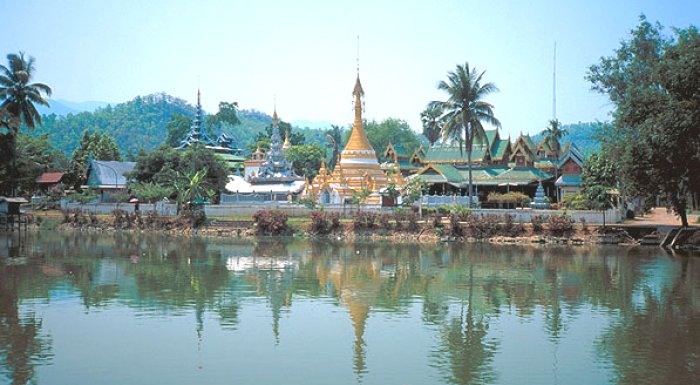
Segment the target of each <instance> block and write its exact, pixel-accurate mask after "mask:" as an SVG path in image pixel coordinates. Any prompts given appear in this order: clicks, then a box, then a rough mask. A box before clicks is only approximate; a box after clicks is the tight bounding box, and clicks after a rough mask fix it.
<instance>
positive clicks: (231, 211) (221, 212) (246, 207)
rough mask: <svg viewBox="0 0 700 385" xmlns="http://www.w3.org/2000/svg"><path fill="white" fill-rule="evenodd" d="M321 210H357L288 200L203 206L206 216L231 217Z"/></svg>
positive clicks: (373, 207)
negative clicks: (263, 211)
mask: <svg viewBox="0 0 700 385" xmlns="http://www.w3.org/2000/svg"><path fill="white" fill-rule="evenodd" d="M321 209H322V210H323V211H326V212H331V213H340V214H341V215H351V214H352V213H354V212H355V211H357V205H349V204H348V205H342V204H328V205H323V206H317V207H316V208H315V209H309V208H307V207H306V206H303V205H299V204H296V203H289V202H267V203H264V204H263V203H260V204H256V203H247V204H222V205H209V206H204V213H205V214H206V215H207V216H208V217H231V216H252V215H253V214H255V212H256V211H259V210H282V211H284V212H286V213H287V215H289V216H290V217H308V216H309V215H310V214H311V212H312V211H318V210H321ZM362 211H373V212H380V211H386V212H391V209H389V208H382V207H381V206H380V205H362Z"/></svg>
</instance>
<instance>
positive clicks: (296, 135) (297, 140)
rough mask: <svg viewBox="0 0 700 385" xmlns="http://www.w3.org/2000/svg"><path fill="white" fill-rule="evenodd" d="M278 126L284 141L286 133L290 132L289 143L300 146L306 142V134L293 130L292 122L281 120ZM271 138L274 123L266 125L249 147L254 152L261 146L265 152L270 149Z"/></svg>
mask: <svg viewBox="0 0 700 385" xmlns="http://www.w3.org/2000/svg"><path fill="white" fill-rule="evenodd" d="M278 127H279V131H280V137H281V138H282V141H284V138H285V135H286V134H287V132H289V143H291V145H292V146H300V145H302V144H304V143H306V137H305V136H304V134H303V133H301V132H293V130H292V125H291V124H289V123H287V122H283V121H281V120H280V121H279V123H278ZM270 138H272V123H271V124H270V125H268V126H267V127H265V131H262V132H258V134H257V136H256V137H255V140H254V141H253V143H252V144H250V145H249V146H248V149H249V150H250V151H251V152H253V151H255V150H256V149H257V148H258V147H260V150H262V151H263V152H265V151H267V150H269V149H270Z"/></svg>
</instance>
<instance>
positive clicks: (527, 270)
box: [0, 233, 700, 384]
mask: <svg viewBox="0 0 700 385" xmlns="http://www.w3.org/2000/svg"><path fill="white" fill-rule="evenodd" d="M35 237H36V241H37V242H41V246H40V247H36V248H34V249H33V250H34V252H35V256H41V259H40V260H41V264H40V265H39V269H37V268H36V266H35V267H32V268H31V269H34V270H31V271H32V274H29V270H26V269H25V267H22V268H20V267H4V268H3V269H4V270H3V272H2V273H3V274H9V271H10V269H14V270H13V272H12V274H10V276H14V275H18V276H21V277H22V279H21V282H22V287H21V290H19V289H18V288H17V286H16V282H15V283H12V282H11V281H8V280H5V276H6V275H3V276H0V278H1V279H2V282H0V285H1V286H2V289H1V290H3V291H2V292H0V294H1V295H2V297H0V305H1V306H2V309H1V310H0V311H1V313H0V327H1V328H2V329H1V330H0V349H1V350H0V356H1V357H2V359H3V360H7V358H6V357H7V355H6V354H7V353H6V352H9V351H10V350H11V349H10V347H12V349H15V350H13V352H14V353H12V354H13V356H12V357H15V358H13V360H14V361H13V362H21V361H22V360H24V362H29V364H23V365H25V366H27V365H29V366H31V365H32V364H31V362H33V361H31V360H35V359H37V357H41V356H42V355H45V354H47V353H46V352H47V348H46V346H47V345H46V344H44V340H43V339H42V338H41V336H40V333H39V327H40V326H41V322H40V321H36V320H34V319H33V318H31V317H30V318H29V319H27V320H24V321H22V320H20V319H19V315H17V311H18V310H17V303H18V301H19V298H21V297H24V298H28V297H29V298H31V297H45V296H47V295H48V293H49V290H50V288H51V287H52V285H55V284H56V283H57V282H61V283H63V282H69V283H70V284H71V285H72V287H73V288H75V289H76V290H77V291H78V292H79V293H80V294H81V297H82V301H83V305H84V306H85V307H86V308H89V307H93V306H106V305H110V304H111V303H114V302H115V301H121V302H122V303H125V304H126V305H127V306H130V307H133V308H136V309H145V310H146V311H157V312H163V313H167V314H182V313H183V311H190V310H194V312H193V313H194V316H195V317H196V318H195V322H196V323H197V326H196V327H197V329H198V331H200V332H201V329H202V323H203V318H204V314H205V312H207V311H210V312H213V313H215V314H218V316H219V320H220V323H221V325H222V326H223V327H224V328H226V329H235V328H237V325H238V322H239V321H238V320H239V317H240V315H241V312H242V311H245V308H244V306H245V303H246V302H245V301H244V298H245V297H248V296H255V297H258V298H263V299H264V300H265V301H266V303H267V304H268V306H269V308H270V312H271V328H272V332H273V334H274V336H275V339H276V341H277V342H278V343H281V342H280V341H284V338H283V337H284V332H285V330H284V329H285V328H284V327H281V325H280V320H284V314H285V312H286V311H290V310H291V309H292V305H293V304H294V299H295V297H297V298H298V297H299V296H302V297H306V298H318V297H330V298H332V299H333V300H332V302H334V303H336V304H338V305H339V306H342V307H343V308H345V309H346V311H347V313H348V321H349V322H348V324H347V325H346V326H343V327H352V328H353V331H354V334H355V337H354V341H353V342H352V345H351V346H349V348H351V349H352V351H353V361H352V366H353V369H354V371H355V372H356V374H357V376H358V377H362V376H363V375H364V373H366V372H367V371H369V370H371V369H373V368H368V367H367V362H366V361H365V359H366V356H367V351H368V350H370V351H371V349H372V346H371V344H372V341H369V340H367V339H366V337H365V333H366V330H365V329H366V328H371V324H370V323H367V322H368V320H369V319H370V317H372V315H373V314H374V312H376V311H383V312H388V313H404V314H407V313H409V311H410V310H412V308H413V307H416V306H417V307H418V308H419V309H420V310H421V311H422V320H423V322H424V323H425V324H426V325H427V329H428V330H434V331H435V332H436V335H437V336H438V337H439V338H438V343H437V346H435V352H434V353H433V354H432V355H431V357H430V358H431V359H432V361H431V362H432V364H434V365H435V366H436V367H438V368H439V369H440V370H441V372H442V373H443V374H444V375H445V377H444V382H449V383H454V384H475V383H490V382H494V381H495V378H496V376H497V373H495V368H493V367H492V366H493V361H494V355H495V354H496V352H497V349H498V346H499V344H500V341H498V340H497V339H495V338H494V337H493V336H491V335H489V333H488V328H489V320H490V319H494V318H496V317H499V316H500V315H501V313H502V312H512V313H513V314H515V315H517V316H518V317H520V318H526V319H527V318H532V317H534V318H535V319H537V320H539V317H538V316H539V315H542V316H543V317H544V324H543V325H542V327H543V328H544V330H545V331H546V332H547V335H548V336H549V337H550V339H551V341H552V342H554V343H557V340H558V339H559V338H561V337H562V336H563V334H564V333H565V332H568V331H567V330H568V324H569V322H571V320H572V319H574V318H576V314H577V311H581V310H580V309H585V308H586V306H588V305H590V306H593V307H596V308H599V309H600V308H602V309H607V310H609V311H610V313H612V314H620V316H621V317H622V322H620V324H619V325H617V326H615V327H612V328H611V329H610V330H609V331H608V332H607V333H606V334H605V335H604V338H603V342H602V343H601V345H600V347H601V351H603V352H604V353H606V354H608V355H609V356H610V359H611V360H612V361H613V363H614V365H615V367H616V368H618V370H619V371H620V373H621V374H620V376H621V377H620V378H621V383H633V382H634V381H635V380H640V381H641V380H644V379H645V378H650V379H660V378H661V377H660V376H654V375H653V373H647V374H645V376H646V377H644V376H642V375H639V376H637V375H635V374H634V370H639V369H638V368H637V366H636V365H632V364H629V362H630V361H635V360H637V361H638V360H640V359H641V360H642V361H643V362H644V365H645V366H646V367H648V368H649V369H645V370H648V371H652V370H659V371H661V372H663V373H665V374H666V375H670V373H672V372H671V370H676V371H678V372H679V373H681V372H682V373H687V372H688V369H687V368H686V369H685V371H683V370H681V362H684V363H685V365H686V367H691V366H692V365H691V364H693V365H696V367H698V368H700V362H698V361H697V358H696V361H695V362H692V360H691V359H690V358H689V357H700V351H699V350H698V349H697V348H696V347H695V346H700V340H698V338H699V337H698V336H697V331H696V329H698V328H694V325H695V324H697V322H698V321H700V319H699V317H698V315H697V314H698V311H697V309H698V308H700V304H698V302H700V300H698V299H697V298H700V296H698V291H697V287H698V284H697V283H694V282H693V280H694V279H697V272H696V270H697V268H695V267H693V265H692V263H689V265H690V267H688V268H686V270H685V271H686V272H687V273H686V274H685V275H683V276H682V277H675V276H674V277H672V278H669V279H668V281H671V282H675V283H676V286H673V289H672V290H671V289H669V290H670V291H668V292H667V293H666V294H664V295H663V296H661V297H660V296H658V295H655V294H654V295H652V293H647V295H646V296H642V297H643V300H644V301H643V302H644V303H645V307H643V308H640V307H639V306H638V305H637V302H638V301H639V298H640V295H639V293H640V287H642V288H643V287H645V286H644V285H645V284H646V283H645V282H646V281H645V280H646V279H647V275H649V270H652V271H653V270H654V266H652V267H648V266H647V264H648V263H653V262H654V261H656V260H657V258H656V255H655V252H653V251H652V252H649V251H647V252H645V251H639V250H636V249H631V250H630V251H629V256H623V255H621V254H622V253H623V250H624V249H620V248H615V249H605V248H602V249H591V248H586V247H580V248H568V247H567V248H556V247H547V248H542V247H525V246H513V245H508V246H503V247H501V246H494V245H483V244H474V245H464V244H450V245H440V244H438V245H431V246H425V245H424V246H416V245H410V244H391V243H370V242H364V243H363V242H358V243H354V244H348V243H343V242H335V241H318V240H314V241H308V242H307V241H299V240H293V241H284V242H282V243H279V242H276V241H275V240H272V239H269V240H267V239H266V240H263V241H255V242H249V241H235V242H234V241H229V242H228V243H226V242H223V243H219V244H215V243H214V242H213V241H204V240H200V239H197V238H193V239H189V238H168V237H162V236H156V235H153V234H129V233H122V234H115V235H105V234H98V235H94V234H89V235H86V234H75V235H73V234H70V233H69V234H62V235H61V236H56V235H53V233H38V234H36V236H35ZM239 256H240V257H254V258H257V259H258V260H264V261H268V260H269V261H273V262H274V261H276V260H289V261H293V262H294V264H293V266H288V268H280V267H279V266H277V267H275V264H274V263H270V264H269V266H267V265H265V266H263V265H264V264H261V265H258V267H257V268H255V269H251V270H245V271H236V272H233V271H228V270H227V269H226V268H227V265H226V261H227V260H228V259H229V258H231V257H239ZM37 259H39V258H37ZM686 261H687V260H686ZM23 269H25V270H23ZM35 270H37V271H35ZM105 272H107V273H109V274H111V273H112V272H115V273H114V278H111V276H107V277H105V275H106V273H105ZM32 279H33V280H32ZM13 285H14V286H13ZM671 286H672V285H669V286H668V287H669V288H670V287H671ZM642 293H643V292H642ZM13 296H14V297H13ZM12 303H14V304H15V305H13V306H14V308H13V307H12V306H11V304H12ZM688 304H690V306H689V305H688ZM582 305H583V306H582ZM693 309H694V310H693ZM12 314H14V316H11V315H12ZM188 314H189V313H188ZM8 325H12V326H8ZM282 326H283V325H282ZM655 333H656V334H655ZM660 333H661V334H660ZM664 333H665V334H666V335H668V336H669V338H668V340H667V339H665V338H663V334H664ZM7 336H17V338H19V339H24V340H25V341H29V342H23V343H15V345H11V344H10V342H8V341H9V337H7ZM13 338H14V337H13ZM409 338H410V337H409ZM638 340H642V341H644V343H640V342H639V341H638ZM32 341H33V342H32ZM13 343H14V342H13ZM671 343H672V344H675V345H674V349H671V348H670V347H668V348H667V347H665V345H664V344H671ZM42 344H43V345H42ZM20 348H21V349H20ZM642 348H643V349H646V350H643V351H640V350H639V349H642ZM18 350H23V351H24V352H26V353H25V355H24V356H22V355H21V354H19V353H17V352H16V351H18ZM653 351H659V352H660V354H659V355H655V354H652V353H650V352H653ZM693 355H696V356H693ZM17 357H19V358H17ZM22 357H24V358H22ZM32 357H34V358H32ZM673 360H675V361H678V363H676V362H675V361H674V362H673V363H672V364H671V366H670V368H669V369H658V367H659V366H660V365H661V366H663V365H666V362H671V361H673ZM6 362H9V361H3V362H2V367H7V368H13V366H11V365H10V364H9V363H6ZM635 362H636V361H635ZM14 365H15V366H14V368H19V369H16V370H15V371H16V372H17V373H28V372H27V370H25V369H22V368H23V367H25V366H22V365H20V364H19V363H18V364H14ZM9 370H10V369H8V372H9ZM693 373H694V372H693ZM693 373H691V374H687V375H685V376H684V377H680V378H681V379H683V380H687V381H689V382H693V381H697V380H698V378H697V375H695V374H693ZM31 375H32V374H31V373H30V374H29V375H28V377H26V378H30V377H31ZM17 383H22V382H21V378H20V379H18V380H17Z"/></svg>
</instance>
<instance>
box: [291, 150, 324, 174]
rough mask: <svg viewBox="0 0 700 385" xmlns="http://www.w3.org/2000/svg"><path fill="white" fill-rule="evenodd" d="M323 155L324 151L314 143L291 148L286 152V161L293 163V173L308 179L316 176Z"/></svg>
mask: <svg viewBox="0 0 700 385" xmlns="http://www.w3.org/2000/svg"><path fill="white" fill-rule="evenodd" d="M325 155H326V150H325V149H324V148H323V147H322V146H321V145H319V144H316V143H314V144H304V145H301V146H292V147H290V148H289V149H288V150H287V159H288V160H290V161H292V162H293V163H292V164H293V165H294V172H296V174H297V175H304V176H305V177H307V178H309V179H313V178H314V177H315V176H316V174H318V170H319V169H320V168H321V161H322V160H323V158H324V156H325Z"/></svg>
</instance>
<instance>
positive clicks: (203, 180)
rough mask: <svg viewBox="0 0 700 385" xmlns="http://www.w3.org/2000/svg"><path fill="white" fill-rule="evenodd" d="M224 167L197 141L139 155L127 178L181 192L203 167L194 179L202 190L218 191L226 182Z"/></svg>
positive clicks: (209, 196)
mask: <svg viewBox="0 0 700 385" xmlns="http://www.w3.org/2000/svg"><path fill="white" fill-rule="evenodd" d="M227 169H228V167H227V165H226V162H225V161H224V160H223V159H221V158H220V157H219V156H218V155H216V154H215V153H214V152H213V151H212V150H210V149H208V148H205V147H204V146H202V145H201V144H195V145H192V146H189V147H187V149H186V150H184V151H182V150H175V149H173V148H169V147H167V146H161V147H159V148H158V149H157V150H156V151H153V152H151V153H146V152H142V153H141V154H139V155H138V156H137V161H136V166H134V169H133V170H132V172H131V173H130V175H129V177H130V178H131V179H133V180H134V181H135V183H141V184H143V183H154V184H158V185H161V186H164V187H166V188H171V187H172V188H175V189H176V190H177V191H184V189H186V188H189V187H186V186H189V184H190V182H191V181H192V178H194V176H195V174H196V173H197V172H199V171H202V170H206V172H205V173H204V174H202V175H200V176H199V177H198V179H197V182H198V183H200V184H202V186H206V189H209V190H212V191H221V190H223V189H224V188H225V187H226V183H227V182H228V174H227ZM178 188H179V190H178ZM206 197H207V198H208V199H213V198H215V196H214V195H213V193H212V194H206Z"/></svg>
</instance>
